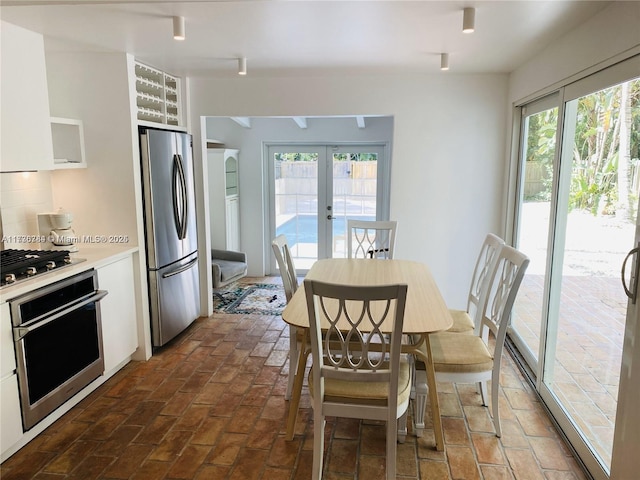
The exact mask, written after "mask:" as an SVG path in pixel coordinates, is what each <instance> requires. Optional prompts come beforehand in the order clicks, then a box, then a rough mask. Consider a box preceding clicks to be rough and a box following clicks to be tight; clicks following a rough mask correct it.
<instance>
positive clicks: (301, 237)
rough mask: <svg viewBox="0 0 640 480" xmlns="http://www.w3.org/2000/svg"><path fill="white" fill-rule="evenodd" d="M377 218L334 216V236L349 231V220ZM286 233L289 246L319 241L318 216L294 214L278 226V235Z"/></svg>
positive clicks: (372, 218)
mask: <svg viewBox="0 0 640 480" xmlns="http://www.w3.org/2000/svg"><path fill="white" fill-rule="evenodd" d="M348 219H351V220H375V218H374V217H371V216H350V217H348V218H347V217H334V219H333V220H332V223H333V236H334V238H335V237H337V236H340V235H342V236H345V237H346V232H347V220H348ZM280 234H284V235H285V236H286V237H287V243H288V244H289V247H292V246H293V245H295V244H296V243H312V244H315V243H318V216H317V215H294V216H293V217H292V218H290V219H289V220H287V221H285V222H284V223H283V224H281V225H280V226H278V227H276V235H280Z"/></svg>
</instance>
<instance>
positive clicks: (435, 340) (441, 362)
mask: <svg viewBox="0 0 640 480" xmlns="http://www.w3.org/2000/svg"><path fill="white" fill-rule="evenodd" d="M528 265H529V258H528V257H527V256H526V255H524V254H523V253H522V252H520V251H518V250H516V249H515V248H513V247H510V246H508V245H504V246H503V247H502V248H501V249H500V252H499V254H498V260H497V267H496V268H495V270H494V271H493V273H492V275H491V276H490V278H489V283H490V287H489V294H488V295H486V296H485V299H484V301H483V303H482V304H481V305H480V310H481V312H482V315H481V319H480V325H479V328H477V329H476V333H475V334H474V335H460V334H459V333H452V332H439V333H434V334H431V335H430V336H429V339H430V343H431V356H432V359H433V366H434V370H435V374H436V381H438V382H453V383H477V385H478V390H479V391H480V394H481V396H482V404H483V405H484V406H487V405H488V403H487V401H488V398H487V393H488V392H487V382H489V383H490V384H491V409H492V415H493V424H494V427H495V432H496V436H498V437H499V436H500V435H501V429H500V415H499V410H498V404H499V402H498V387H499V384H500V365H501V360H502V352H503V348H504V341H505V337H506V334H507V328H508V326H509V323H510V321H511V309H512V307H513V303H514V301H515V298H516V295H517V293H518V289H519V288H520V284H521V283H522V278H523V277H524V273H525V271H526V269H527V267H528ZM490 333H491V334H492V336H493V339H494V341H489V334H490ZM422 348H425V347H424V346H423V347H422ZM424 353H425V354H426V351H425V352H424ZM415 382H416V384H417V385H418V384H419V385H422V388H419V389H418V388H416V390H417V391H421V392H422V391H424V392H426V374H425V371H424V370H420V369H418V370H416V378H415ZM425 396H426V394H425ZM416 403H420V402H416ZM422 403H423V404H424V402H422ZM416 410H418V406H417V405H416ZM416 414H420V412H418V411H417V412H416ZM421 414H422V416H423V418H422V421H423V422H424V408H423V409H422V413H421Z"/></svg>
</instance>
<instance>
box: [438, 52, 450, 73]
mask: <svg viewBox="0 0 640 480" xmlns="http://www.w3.org/2000/svg"><path fill="white" fill-rule="evenodd" d="M440 70H443V71H445V70H449V54H448V53H441V54H440Z"/></svg>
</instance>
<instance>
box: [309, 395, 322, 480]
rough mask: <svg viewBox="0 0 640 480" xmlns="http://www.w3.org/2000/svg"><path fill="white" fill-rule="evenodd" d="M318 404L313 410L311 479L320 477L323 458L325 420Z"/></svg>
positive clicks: (316, 479)
mask: <svg viewBox="0 0 640 480" xmlns="http://www.w3.org/2000/svg"><path fill="white" fill-rule="evenodd" d="M321 410H322V407H321V406H320V405H318V406H317V408H314V411H313V472H312V478H313V480H321V479H322V463H323V459H324V427H325V420H324V417H323V416H322V413H321Z"/></svg>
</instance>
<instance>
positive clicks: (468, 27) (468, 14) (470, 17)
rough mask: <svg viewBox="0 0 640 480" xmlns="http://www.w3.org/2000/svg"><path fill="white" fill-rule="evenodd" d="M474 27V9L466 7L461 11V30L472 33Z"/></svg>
mask: <svg viewBox="0 0 640 480" xmlns="http://www.w3.org/2000/svg"><path fill="white" fill-rule="evenodd" d="M475 28H476V9H475V8H471V7H467V8H465V9H464V11H463V13H462V32H463V33H473V31H474V30H475Z"/></svg>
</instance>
